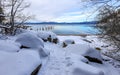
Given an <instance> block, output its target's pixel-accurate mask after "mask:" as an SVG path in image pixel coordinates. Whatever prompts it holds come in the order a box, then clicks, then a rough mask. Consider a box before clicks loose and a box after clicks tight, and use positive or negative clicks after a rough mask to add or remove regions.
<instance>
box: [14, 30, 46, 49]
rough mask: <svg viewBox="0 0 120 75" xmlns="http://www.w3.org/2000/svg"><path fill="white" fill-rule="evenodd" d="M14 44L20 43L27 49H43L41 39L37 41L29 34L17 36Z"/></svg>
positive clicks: (36, 38)
mask: <svg viewBox="0 0 120 75" xmlns="http://www.w3.org/2000/svg"><path fill="white" fill-rule="evenodd" d="M16 42H18V43H20V44H21V45H23V46H26V47H29V48H34V49H36V48H39V46H41V47H44V43H43V41H42V40H41V39H38V37H36V36H35V35H33V34H31V33H27V32H26V33H22V34H20V35H18V37H17V39H16Z"/></svg>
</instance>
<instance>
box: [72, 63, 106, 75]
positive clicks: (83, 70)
mask: <svg viewBox="0 0 120 75" xmlns="http://www.w3.org/2000/svg"><path fill="white" fill-rule="evenodd" d="M80 65H82V66H80ZM80 65H79V64H76V65H74V67H75V68H74V70H73V74H72V75H104V72H103V71H102V70H100V69H98V68H96V67H93V66H91V65H89V64H86V63H82V62H81V63H80Z"/></svg>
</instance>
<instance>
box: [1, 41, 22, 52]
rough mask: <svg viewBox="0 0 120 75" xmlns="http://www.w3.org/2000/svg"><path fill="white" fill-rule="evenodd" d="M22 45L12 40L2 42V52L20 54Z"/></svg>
mask: <svg viewBox="0 0 120 75" xmlns="http://www.w3.org/2000/svg"><path fill="white" fill-rule="evenodd" d="M19 47H20V44H18V43H15V42H14V41H10V40H0V51H7V52H18V51H19V50H20V48H19Z"/></svg>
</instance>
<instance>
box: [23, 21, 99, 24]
mask: <svg viewBox="0 0 120 75" xmlns="http://www.w3.org/2000/svg"><path fill="white" fill-rule="evenodd" d="M24 24H97V21H89V22H26V23H24Z"/></svg>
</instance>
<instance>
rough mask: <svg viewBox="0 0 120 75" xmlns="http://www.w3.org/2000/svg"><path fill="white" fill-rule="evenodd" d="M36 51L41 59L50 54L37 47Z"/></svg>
mask: <svg viewBox="0 0 120 75" xmlns="http://www.w3.org/2000/svg"><path fill="white" fill-rule="evenodd" d="M38 51H39V54H40V57H41V58H42V57H47V56H48V55H50V52H49V51H48V50H47V49H45V48H43V47H39V50H38Z"/></svg>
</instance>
